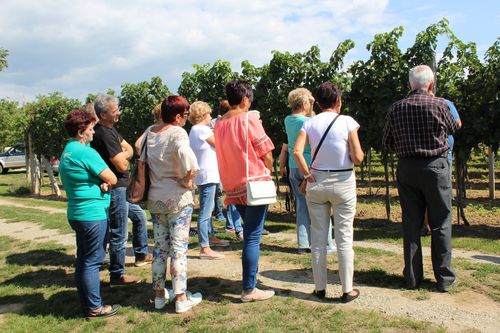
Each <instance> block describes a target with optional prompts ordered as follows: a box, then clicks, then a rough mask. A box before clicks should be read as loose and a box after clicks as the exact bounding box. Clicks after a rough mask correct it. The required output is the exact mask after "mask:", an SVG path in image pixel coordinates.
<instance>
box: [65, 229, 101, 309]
mask: <svg viewBox="0 0 500 333" xmlns="http://www.w3.org/2000/svg"><path fill="white" fill-rule="evenodd" d="M69 224H70V225H71V228H73V230H75V232H76V268H75V282H76V289H77V290H78V296H79V297H80V303H81V305H82V308H83V310H84V311H90V310H95V309H98V308H100V307H101V306H102V305H103V302H102V298H101V282H100V281H99V268H100V267H101V266H102V263H103V262H104V256H105V253H106V251H105V249H106V239H107V233H108V220H107V219H106V220H101V221H76V220H69Z"/></svg>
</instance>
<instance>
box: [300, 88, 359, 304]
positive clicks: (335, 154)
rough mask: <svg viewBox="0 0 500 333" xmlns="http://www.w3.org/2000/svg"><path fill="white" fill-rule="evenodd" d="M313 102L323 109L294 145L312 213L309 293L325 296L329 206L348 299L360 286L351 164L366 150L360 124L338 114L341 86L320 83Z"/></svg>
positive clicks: (345, 301) (343, 288) (357, 293)
mask: <svg viewBox="0 0 500 333" xmlns="http://www.w3.org/2000/svg"><path fill="white" fill-rule="evenodd" d="M316 102H317V103H318V105H319V107H320V109H321V110H322V112H321V113H320V114H318V115H317V116H315V117H313V118H311V119H310V120H308V121H307V122H305V123H304V125H303V127H302V129H301V130H300V132H299V135H298V137H297V140H296V142H295V146H294V149H293V157H294V158H295V161H296V162H297V166H298V168H299V170H300V172H301V173H302V174H303V175H305V176H304V178H305V179H306V181H307V193H306V200H307V207H308V209H309V216H310V218H311V243H312V246H311V253H312V267H313V277H314V284H315V290H314V292H313V294H314V295H316V296H317V297H318V298H321V299H322V298H325V290H326V272H327V268H326V243H327V235H328V227H329V223H330V213H331V209H332V208H333V217H334V235H335V242H336V243H337V255H338V261H339V275H340V281H341V283H342V296H341V297H340V301H341V302H342V303H347V302H350V301H352V300H354V299H356V298H357V297H358V296H359V290H357V289H353V288H352V285H353V274H354V251H353V248H352V245H353V221H354V215H355V213H356V179H355V175H354V169H353V168H354V164H360V163H361V162H362V161H363V158H364V154H363V151H362V150H361V145H360V143H359V138H358V128H359V124H358V123H357V122H356V121H355V120H354V119H353V118H351V117H349V116H344V115H340V109H341V107H342V98H341V91H340V88H339V87H338V86H337V85H335V84H333V83H331V82H324V83H322V84H321V85H320V86H319V88H318V90H317V93H316ZM325 133H326V134H325ZM323 138H324V139H323ZM320 142H321V143H320ZM307 143H309V144H310V145H311V152H312V153H313V161H312V162H311V166H310V167H308V166H307V163H306V160H305V159H304V156H303V152H304V147H305V145H306V144H307ZM318 146H319V149H318Z"/></svg>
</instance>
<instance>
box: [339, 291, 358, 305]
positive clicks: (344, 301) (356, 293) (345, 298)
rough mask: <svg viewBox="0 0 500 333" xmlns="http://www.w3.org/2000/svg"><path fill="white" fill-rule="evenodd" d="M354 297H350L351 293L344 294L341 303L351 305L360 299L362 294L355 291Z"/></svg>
mask: <svg viewBox="0 0 500 333" xmlns="http://www.w3.org/2000/svg"><path fill="white" fill-rule="evenodd" d="M352 291H354V292H355V293H354V295H350V294H349V293H343V294H342V296H341V297H340V302H342V303H349V302H350V301H354V300H355V299H356V298H358V296H359V294H360V292H359V290H358V289H353V290H352Z"/></svg>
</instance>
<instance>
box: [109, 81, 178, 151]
mask: <svg viewBox="0 0 500 333" xmlns="http://www.w3.org/2000/svg"><path fill="white" fill-rule="evenodd" d="M121 88H122V90H121V93H120V97H119V99H120V108H121V112H122V114H121V116H120V121H119V122H118V123H117V124H116V128H117V130H118V131H119V132H120V134H121V135H122V136H123V138H124V139H125V140H126V141H127V142H129V143H131V144H133V143H134V142H135V140H136V139H137V138H138V137H139V136H140V135H141V134H142V132H144V130H145V129H146V128H147V127H148V126H149V125H151V124H153V123H154V118H153V115H152V114H151V112H152V111H153V108H154V107H155V106H156V105H157V104H158V103H161V101H162V100H163V99H164V98H165V97H167V96H168V95H170V94H171V93H170V90H169V89H168V87H167V86H166V85H164V84H163V82H162V80H161V78H159V77H158V76H155V77H153V78H151V81H150V82H147V81H143V82H139V83H125V84H123V85H122V87H121Z"/></svg>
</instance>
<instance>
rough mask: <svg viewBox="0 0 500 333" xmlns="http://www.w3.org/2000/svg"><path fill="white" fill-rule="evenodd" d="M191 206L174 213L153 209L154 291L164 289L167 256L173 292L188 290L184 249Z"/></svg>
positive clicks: (191, 211) (185, 248)
mask: <svg viewBox="0 0 500 333" xmlns="http://www.w3.org/2000/svg"><path fill="white" fill-rule="evenodd" d="M192 214H193V206H191V205H189V206H186V207H184V208H182V209H181V211H180V212H178V213H176V214H162V213H159V212H155V215H156V218H157V222H156V223H154V225H153V232H154V239H155V246H154V250H153V265H152V270H153V290H162V289H163V288H165V280H166V270H167V258H169V257H170V275H171V277H172V288H173V290H174V293H175V294H176V295H178V294H183V293H185V292H186V290H187V250H188V243H189V227H190V225H191V216H192Z"/></svg>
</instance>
